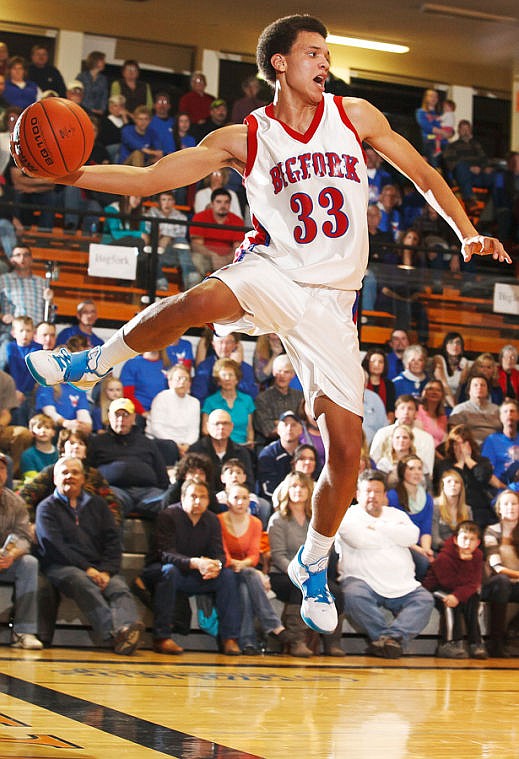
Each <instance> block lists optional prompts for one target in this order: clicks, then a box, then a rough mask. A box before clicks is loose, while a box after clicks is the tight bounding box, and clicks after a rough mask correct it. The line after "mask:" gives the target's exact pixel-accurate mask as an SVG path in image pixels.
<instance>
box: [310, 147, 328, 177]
mask: <svg viewBox="0 0 519 759" xmlns="http://www.w3.org/2000/svg"><path fill="white" fill-rule="evenodd" d="M312 166H313V169H314V174H315V175H316V176H317V177H324V175H325V174H326V161H325V158H324V155H323V154H322V153H314V154H313V155H312Z"/></svg>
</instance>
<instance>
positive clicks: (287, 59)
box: [28, 15, 511, 632]
mask: <svg viewBox="0 0 519 759" xmlns="http://www.w3.org/2000/svg"><path fill="white" fill-rule="evenodd" d="M326 35H327V31H326V28H325V27H324V26H323V24H322V23H321V22H320V21H318V20H317V19H315V18H312V17H310V16H302V15H295V16H289V17H286V18H282V19H279V20H278V21H276V22H274V23H273V24H271V25H270V26H269V27H267V28H266V29H265V30H264V32H263V33H262V35H261V37H260V39H259V42H258V50H257V58H258V66H259V69H260V72H261V74H262V75H263V77H264V78H265V79H266V80H267V81H268V82H269V83H270V84H271V85H272V86H273V88H274V102H273V103H272V104H271V105H269V106H267V107H264V108H260V109H259V110H257V111H255V112H254V113H253V114H251V115H250V116H248V117H247V119H246V121H245V124H244V125H232V126H226V127H224V128H222V129H218V130H217V131H215V132H212V133H211V134H210V135H208V136H207V137H206V138H205V139H204V140H203V141H202V143H201V144H200V145H198V146H197V147H196V148H190V149H186V150H182V151H178V152H176V153H173V154H171V155H168V156H166V157H165V158H163V159H161V160H160V161H158V162H157V163H156V164H154V165H153V166H151V167H148V168H144V169H141V168H135V167H129V166H110V167H107V166H89V167H86V168H82V169H80V170H79V171H78V172H76V173H74V174H72V175H70V176H68V177H66V178H65V179H64V180H63V183H64V184H72V185H75V186H77V187H83V188H86V189H90V190H97V191H99V192H112V193H124V194H134V195H139V196H148V195H155V194H156V193H159V192H162V191H164V190H167V189H171V187H182V186H185V185H189V184H192V183H193V182H196V181H198V180H199V179H201V178H202V177H204V176H207V175H208V174H210V173H211V172H212V171H217V170H219V169H222V168H223V167H226V166H229V167H232V168H234V169H237V170H238V171H240V172H241V173H242V174H243V176H244V177H245V187H246V190H247V196H248V200H249V204H250V208H251V212H252V215H253V219H254V227H255V229H254V231H253V232H251V233H249V235H248V236H247V237H246V238H245V240H244V242H243V243H242V245H241V247H240V248H239V249H238V251H237V256H236V259H235V262H234V263H233V264H231V265H230V266H226V267H224V268H223V269H220V270H218V271H217V272H215V273H214V274H213V275H212V276H211V277H209V278H208V279H206V280H205V281H204V282H202V283H200V284H198V285H196V286H195V287H193V288H192V289H191V290H188V291H187V292H184V293H181V294H179V295H176V296H173V297H170V298H165V299H164V300H162V301H160V302H158V303H155V304H153V305H151V306H150V307H148V308H147V309H145V310H144V311H143V312H141V313H140V314H138V315H137V316H136V317H134V318H133V319H132V320H131V321H130V322H129V323H128V324H126V325H125V326H124V327H123V328H122V329H121V330H119V332H117V333H116V334H115V335H114V336H113V337H112V338H111V339H110V340H108V341H107V342H106V343H105V345H104V346H102V347H100V348H99V347H96V348H93V349H91V350H90V351H88V352H86V351H85V352H83V353H82V354H78V353H76V354H72V355H71V354H70V353H68V351H66V350H64V349H61V350H59V351H54V352H48V351H39V352H34V353H31V354H29V356H28V365H29V368H30V370H31V372H32V374H33V375H34V377H35V378H36V379H37V380H38V381H39V382H40V383H42V384H45V385H53V384H56V383H59V382H70V383H71V384H74V385H76V386H78V387H83V388H85V387H88V386H90V385H92V384H94V383H95V382H97V381H98V380H99V379H101V378H102V377H103V376H104V375H105V374H106V373H107V372H108V371H109V370H110V369H111V368H112V367H113V365H114V364H117V363H119V362H121V361H125V360H126V359H129V358H131V357H132V356H135V355H136V354H138V353H141V352H143V351H149V350H158V349H160V348H163V347H165V346H166V345H169V344H171V343H174V342H175V341H176V340H177V339H178V338H179V337H180V336H181V335H182V334H184V332H185V331H186V330H187V329H188V328H189V327H191V326H201V325H204V324H206V323H210V322H212V323H214V324H215V328H216V330H217V332H218V334H224V333H225V332H230V331H233V330H236V331H242V332H246V333H248V334H254V335H258V334H262V333H269V332H275V333H277V334H278V335H279V337H280V338H281V340H282V342H283V345H284V347H285V349H286V352H287V353H288V355H289V357H290V360H291V361H292V363H293V365H294V368H295V369H296V371H297V374H298V376H299V378H300V380H301V383H302V385H303V388H304V392H305V397H306V400H307V403H308V406H309V408H310V409H311V412H312V414H313V416H314V417H315V418H316V419H317V423H318V425H319V428H320V430H321V434H322V438H323V441H324V445H325V448H326V465H325V467H324V469H323V471H322V473H321V476H320V478H319V480H318V483H317V486H316V488H315V492H314V501H313V517H312V523H311V526H310V528H309V531H308V537H307V539H306V542H305V544H304V546H302V547H301V549H300V551H299V552H298V554H297V556H296V557H295V558H294V559H293V561H292V563H291V564H290V567H289V574H290V577H291V579H292V581H293V582H294V584H296V585H297V586H298V587H299V588H300V589H301V591H302V593H303V604H302V608H301V616H302V617H303V619H304V620H305V622H306V623H307V624H308V625H309V626H310V627H312V628H313V629H315V630H318V631H320V632H331V631H333V630H334V629H335V627H336V625H337V613H336V610H335V605H334V603H333V598H332V596H331V595H330V593H329V591H328V587H327V584H326V568H327V563H328V553H329V550H330V548H331V546H332V544H333V541H334V536H335V533H336V531H337V529H338V527H339V524H340V522H341V519H342V517H343V515H344V513H345V511H346V509H347V508H348V506H349V504H350V502H351V499H352V497H353V494H354V493H355V488H356V481H357V470H358V464H359V458H360V442H361V424H362V418H361V417H362V407H363V404H362V393H363V373H362V370H361V367H360V360H359V348H358V343H357V334H356V328H355V323H354V322H355V315H356V308H357V296H358V290H359V288H360V286H361V282H362V277H363V275H364V271H365V268H366V265H367V258H368V240H367V223H366V207H367V202H368V179H367V173H366V165H365V162H364V157H363V152H362V147H361V142H362V140H366V141H367V142H368V143H369V144H370V145H371V146H373V147H374V148H375V149H376V150H377V151H378V152H379V153H380V154H381V155H382V156H384V158H386V159H387V160H389V161H390V162H391V163H392V164H394V165H395V166H396V167H397V168H398V169H400V171H402V173H404V174H405V175H407V176H408V177H410V178H411V179H412V180H413V181H414V183H415V184H416V186H417V187H418V189H419V190H420V191H421V192H422V194H423V195H424V196H425V198H426V199H427V201H428V202H429V203H430V204H431V205H432V206H433V207H434V208H436V209H437V211H438V212H439V213H440V214H441V215H442V216H443V218H445V219H446V220H447V221H448V222H449V224H450V225H451V226H452V227H453V228H454V229H455V231H456V233H457V234H458V237H459V239H460V242H461V249H462V253H463V256H464V258H465V260H469V259H470V258H471V256H472V255H474V254H475V253H477V254H480V255H492V256H493V257H494V258H495V259H498V260H499V261H507V262H509V263H511V261H510V258H509V257H508V255H507V254H506V253H505V251H504V249H503V247H502V245H501V243H500V242H499V241H498V240H496V239H494V238H489V237H481V236H478V235H477V232H476V230H475V228H474V227H473V226H472V224H471V223H470V221H469V219H468V218H467V217H466V215H465V213H464V212H463V210H462V207H461V205H460V204H459V202H458V201H457V200H456V198H455V197H454V196H453V195H452V193H451V192H450V190H449V188H448V187H447V185H446V184H445V182H444V181H443V179H442V178H441V177H440V176H439V174H438V173H437V172H436V171H434V169H432V168H431V167H430V166H429V165H428V164H427V163H425V161H424V160H423V159H422V158H421V156H420V155H419V154H418V153H417V152H416V151H415V150H414V149H413V148H412V147H411V145H410V144H409V143H408V142H406V140H404V139H403V138H402V137H400V136H399V135H398V134H396V133H395V132H393V131H392V130H391V128H390V126H389V124H388V122H387V121H386V119H385V118H384V116H383V115H382V114H381V113H380V112H379V111H378V110H377V109H376V108H374V107H373V106H371V105H370V104H369V103H367V102H365V101H363V100H359V99H357V98H349V97H344V98H342V97H334V96H333V95H329V94H326V95H325V94H324V85H325V81H326V77H327V75H328V71H329V68H330V55H329V52H328V48H327V46H326V41H325V40H326Z"/></svg>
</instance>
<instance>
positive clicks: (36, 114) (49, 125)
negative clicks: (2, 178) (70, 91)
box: [10, 97, 94, 178]
mask: <svg viewBox="0 0 519 759" xmlns="http://www.w3.org/2000/svg"><path fill="white" fill-rule="evenodd" d="M93 145H94V128H93V126H92V122H91V121H90V119H89V117H88V115H87V113H86V111H84V110H83V108H81V106H79V105H77V104H76V103H73V102H72V101H71V100H65V99H64V98H53V97H51V98H46V99H45V100H40V101H38V102H37V103H33V104H32V105H30V106H29V107H28V108H26V109H25V111H24V112H23V113H22V114H21V115H20V117H19V119H18V121H17V122H16V124H15V127H14V129H13V132H12V134H11V146H10V147H11V155H12V156H13V158H14V162H15V163H16V165H17V166H18V168H19V169H22V170H24V169H26V170H27V172H28V173H29V174H34V175H36V176H39V177H53V178H56V177H64V176H66V175H67V174H71V173H72V172H73V171H76V170H77V169H79V168H80V166H83V164H84V163H85V162H86V161H87V160H88V158H89V157H90V153H91V152H92V147H93Z"/></svg>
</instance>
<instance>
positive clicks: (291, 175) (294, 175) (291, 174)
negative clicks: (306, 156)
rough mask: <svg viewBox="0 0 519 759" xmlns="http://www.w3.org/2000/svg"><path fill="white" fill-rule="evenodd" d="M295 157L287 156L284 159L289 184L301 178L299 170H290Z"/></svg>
mask: <svg viewBox="0 0 519 759" xmlns="http://www.w3.org/2000/svg"><path fill="white" fill-rule="evenodd" d="M295 162H296V159H295V158H288V159H287V160H286V161H285V170H286V173H287V179H288V181H289V182H290V184H294V182H299V180H300V179H301V172H300V171H298V170H297V169H296V171H292V166H293V165H294V164H295Z"/></svg>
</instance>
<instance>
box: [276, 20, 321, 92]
mask: <svg viewBox="0 0 519 759" xmlns="http://www.w3.org/2000/svg"><path fill="white" fill-rule="evenodd" d="M272 64H273V66H274V68H275V69H276V71H278V72H280V73H284V75H285V81H286V83H287V85H288V87H289V88H290V89H291V90H293V91H295V92H297V93H298V94H300V95H301V96H302V97H303V98H304V99H305V100H308V101H309V102H311V103H315V104H317V103H320V101H321V100H322V96H323V92H324V85H325V82H326V77H327V76H328V71H329V68H330V51H329V50H328V46H327V45H326V40H325V39H324V38H323V37H321V35H320V34H317V33H316V32H306V31H302V32H299V34H298V35H297V37H296V39H295V42H294V44H293V45H292V47H291V49H290V52H289V53H287V54H286V55H281V54H279V53H278V54H276V55H274V56H272Z"/></svg>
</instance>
